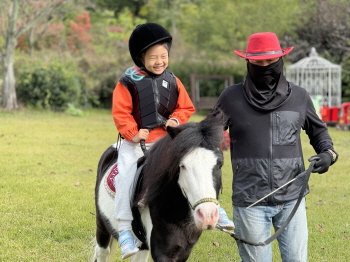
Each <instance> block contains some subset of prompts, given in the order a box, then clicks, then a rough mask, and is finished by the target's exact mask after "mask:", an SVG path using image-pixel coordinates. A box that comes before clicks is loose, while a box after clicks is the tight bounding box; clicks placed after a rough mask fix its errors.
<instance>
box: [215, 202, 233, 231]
mask: <svg viewBox="0 0 350 262" xmlns="http://www.w3.org/2000/svg"><path fill="white" fill-rule="evenodd" d="M216 226H217V227H219V228H220V227H221V228H223V229H227V230H234V229H235V225H234V224H233V222H232V221H231V220H230V219H229V218H228V216H227V214H226V211H225V210H224V209H223V208H222V207H219V221H218V223H217V225H216Z"/></svg>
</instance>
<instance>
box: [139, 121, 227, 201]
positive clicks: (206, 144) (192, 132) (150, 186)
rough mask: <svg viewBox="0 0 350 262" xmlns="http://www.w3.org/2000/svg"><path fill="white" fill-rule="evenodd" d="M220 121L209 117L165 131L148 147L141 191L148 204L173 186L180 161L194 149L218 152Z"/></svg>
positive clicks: (221, 135) (221, 130) (222, 122)
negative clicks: (169, 185)
mask: <svg viewBox="0 0 350 262" xmlns="http://www.w3.org/2000/svg"><path fill="white" fill-rule="evenodd" d="M224 121H225V118H224V117H223V115H219V117H218V116H217V115H216V116H214V115H209V116H208V117H207V118H205V119H204V120H203V121H201V122H198V123H194V122H189V123H186V124H183V125H180V126H178V127H176V128H168V129H169V130H168V134H167V135H166V136H165V137H163V138H161V139H160V140H159V141H157V142H156V143H155V144H154V145H153V146H152V148H151V149H150V151H149V152H148V153H147V155H146V158H145V161H146V162H145V163H146V164H145V166H144V169H143V173H144V188H147V190H148V193H147V195H148V196H147V198H148V199H149V201H152V199H153V198H155V197H156V196H157V195H158V194H160V193H161V191H162V190H163V189H165V188H166V185H168V184H170V183H173V182H174V181H175V182H177V177H178V173H179V164H180V161H181V159H182V158H183V157H184V156H185V155H186V154H187V153H189V152H190V151H192V150H193V149H195V148H198V147H203V148H206V149H209V150H212V151H215V152H221V147H220V145H221V142H222V141H223V126H224V124H225V122H224Z"/></svg>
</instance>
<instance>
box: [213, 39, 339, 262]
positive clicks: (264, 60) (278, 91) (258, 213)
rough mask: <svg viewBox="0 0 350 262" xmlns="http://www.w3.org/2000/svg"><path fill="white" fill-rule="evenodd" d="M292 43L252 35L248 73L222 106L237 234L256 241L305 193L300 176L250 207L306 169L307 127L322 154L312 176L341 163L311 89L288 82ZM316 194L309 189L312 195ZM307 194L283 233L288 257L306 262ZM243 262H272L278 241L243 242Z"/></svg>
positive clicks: (223, 98) (245, 53) (284, 254)
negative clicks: (303, 144) (285, 58)
mask: <svg viewBox="0 0 350 262" xmlns="http://www.w3.org/2000/svg"><path fill="white" fill-rule="evenodd" d="M292 49H293V47H289V48H285V49H281V47H280V43H279V41H278V38H277V36H276V35H275V34H274V33H257V34H253V35H251V36H250V37H249V39H248V44H247V49H246V51H238V50H235V53H236V54H237V55H238V56H240V57H243V58H245V59H246V61H247V69H248V75H247V77H246V80H245V81H244V82H243V83H239V84H235V85H233V86H230V87H227V88H226V89H225V90H224V91H223V92H222V94H221V95H220V97H219V99H218V102H217V104H216V109H214V111H216V110H218V109H220V110H222V111H223V112H224V113H225V114H226V115H227V117H228V121H227V127H228V128H229V133H230V139H231V147H230V148H231V162H232V170H233V173H234V178H233V184H232V189H233V195H232V201H233V206H234V222H235V227H236V230H235V231H236V234H237V235H239V236H240V237H242V238H244V239H246V240H248V241H251V242H255V243H259V242H263V241H265V240H266V239H268V238H269V237H270V235H271V226H273V227H274V228H275V230H277V229H278V228H280V227H281V225H283V223H284V221H285V220H286V219H287V218H288V216H289V214H290V213H291V211H292V209H293V207H294V206H295V203H296V202H297V199H298V194H299V192H300V188H301V185H300V180H297V181H298V182H297V181H296V182H293V183H291V184H289V185H288V186H286V187H284V188H282V189H280V190H278V191H277V192H276V193H274V194H272V195H271V196H269V197H267V198H266V199H264V200H262V201H260V202H259V203H257V204H256V205H254V206H253V207H251V208H249V209H247V207H248V206H249V205H251V204H253V203H255V202H256V201H257V200H259V199H260V198H262V197H264V196H265V195H267V194H269V193H271V192H272V191H274V190H275V189H277V188H278V187H280V186H282V185H283V184H285V183H286V182H288V181H290V180H291V179H293V178H295V177H296V176H297V175H298V174H300V173H301V172H302V171H304V170H305V166H304V161H303V154H302V147H301V141H300V132H301V129H304V130H305V132H306V134H307V135H308V137H309V139H310V144H311V145H312V146H313V148H314V150H315V151H316V155H315V156H313V157H311V158H310V159H309V161H316V162H315V165H314V168H313V170H312V172H313V173H319V174H322V173H325V172H327V171H328V168H329V166H330V165H332V164H334V163H335V162H336V160H337V157H338V154H337V153H336V152H335V151H334V149H333V143H332V140H331V138H330V136H329V134H328V131H327V127H326V126H325V125H324V123H323V122H322V121H321V120H320V118H319V117H318V115H317V114H316V112H315V108H314V106H313V103H312V101H311V98H310V96H309V95H308V93H307V92H306V90H305V89H303V88H301V87H299V86H296V85H295V84H293V83H290V82H288V81H287V80H286V78H285V77H284V75H283V59H282V57H283V56H284V55H287V54H288V53H289V52H290V51H291V50H292ZM308 192H309V190H308V189H307V190H306V192H305V195H306V194H307V193H308ZM307 240H308V232H307V218H306V209H305V198H304V199H302V201H301V203H300V206H299V208H298V209H297V212H296V213H295V215H294V217H293V219H292V220H291V221H290V223H289V225H288V226H287V228H286V229H285V230H284V231H283V232H282V234H281V235H280V236H279V237H278V244H279V249H280V252H281V257H282V261H283V262H294V261H299V262H300V261H303V262H306V261H307ZM237 245H238V249H239V254H240V256H241V259H242V261H244V262H252V261H255V262H271V261H272V250H271V245H267V246H264V247H262V246H259V247H255V246H250V245H247V244H243V243H242V242H240V241H237Z"/></svg>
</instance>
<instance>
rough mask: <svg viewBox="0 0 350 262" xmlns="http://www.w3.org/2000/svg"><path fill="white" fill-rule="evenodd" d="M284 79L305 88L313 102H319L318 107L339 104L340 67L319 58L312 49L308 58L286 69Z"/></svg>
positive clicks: (336, 105)
mask: <svg viewBox="0 0 350 262" xmlns="http://www.w3.org/2000/svg"><path fill="white" fill-rule="evenodd" d="M286 78H287V80H288V81H290V82H292V83H295V84H296V85H298V86H300V87H303V88H305V89H306V90H307V91H308V92H309V94H310V96H311V98H312V99H313V100H319V106H329V107H330V108H331V107H339V106H340V104H341V66H340V65H336V64H333V63H331V62H330V61H328V60H326V59H324V58H322V57H319V56H318V54H317V52H316V49H315V48H314V47H312V48H311V52H310V55H309V57H305V58H303V59H301V60H299V61H298V62H296V63H295V64H292V65H290V66H287V67H286Z"/></svg>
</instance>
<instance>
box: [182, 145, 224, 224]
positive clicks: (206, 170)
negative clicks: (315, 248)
mask: <svg viewBox="0 0 350 262" xmlns="http://www.w3.org/2000/svg"><path fill="white" fill-rule="evenodd" d="M217 161H218V157H217V156H216V155H215V154H214V153H213V151H211V150H208V149H205V148H201V147H199V148H196V149H194V150H192V151H191V152H189V153H188V154H187V155H186V156H185V157H184V158H183V160H182V161H181V162H180V176H179V181H178V183H179V185H180V187H181V189H182V191H183V192H184V194H185V196H186V197H187V199H188V201H189V202H190V204H191V206H192V207H193V206H194V205H195V204H196V203H198V202H199V201H201V200H202V199H206V198H209V199H216V194H217V193H216V190H215V188H214V183H213V174H212V172H213V169H214V167H215V166H216V164H217ZM218 219H219V211H218V206H217V204H215V203H213V202H203V203H201V204H199V205H197V206H196V208H195V210H194V220H195V224H196V226H197V228H198V229H199V230H208V229H214V228H215V226H216V224H217V222H218Z"/></svg>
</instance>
